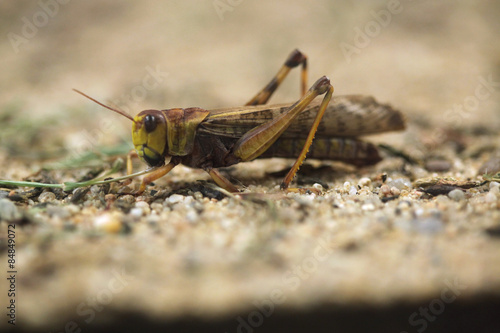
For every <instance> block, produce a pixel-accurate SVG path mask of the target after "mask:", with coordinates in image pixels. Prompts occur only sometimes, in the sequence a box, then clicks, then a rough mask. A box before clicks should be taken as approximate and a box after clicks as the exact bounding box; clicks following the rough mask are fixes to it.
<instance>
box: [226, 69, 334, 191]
mask: <svg viewBox="0 0 500 333" xmlns="http://www.w3.org/2000/svg"><path fill="white" fill-rule="evenodd" d="M325 93H326V95H325V97H324V98H323V101H322V102H321V105H320V108H319V111H318V114H317V115H316V118H315V120H314V123H313V126H312V127H311V130H310V131H309V135H308V137H307V140H306V141H305V144H304V148H303V149H302V152H301V153H300V155H299V157H298V158H297V160H296V161H295V163H294V165H293V166H292V169H291V170H290V172H289V173H288V175H287V176H286V177H285V179H283V182H282V184H281V188H287V187H288V184H289V183H290V181H291V180H292V179H293V177H294V176H295V173H296V172H297V170H298V169H299V167H300V165H301V164H302V162H303V161H304V159H305V157H306V154H307V151H308V150H309V147H310V146H311V143H312V140H313V138H314V135H315V133H316V130H317V129H318V125H319V123H320V121H321V118H322V117H323V114H324V113H325V110H326V107H327V106H328V103H329V102H330V99H331V97H332V94H333V87H332V85H331V84H330V79H328V78H327V77H326V76H323V77H321V78H320V79H319V80H318V81H316V82H315V83H314V84H313V85H312V87H311V88H310V89H309V90H308V91H307V92H306V94H305V95H304V96H303V97H302V98H301V99H300V100H299V101H298V102H296V103H295V104H293V105H292V106H291V107H290V108H289V109H288V110H287V111H286V112H284V113H282V114H281V115H279V116H278V117H276V118H274V119H273V120H270V121H268V122H267V123H264V124H262V125H260V126H257V127H255V128H253V129H252V130H250V131H248V132H247V133H245V135H243V136H242V137H241V138H240V139H239V140H238V141H237V142H236V143H235V145H234V147H233V148H232V152H231V153H230V154H229V155H228V158H234V157H236V158H237V159H239V160H240V161H242V162H245V161H250V160H253V159H255V158H257V157H259V156H260V155H261V154H262V153H264V152H265V151H266V150H267V149H269V147H270V146H271V145H272V144H273V143H274V142H276V140H277V139H278V138H279V137H280V136H281V135H282V134H283V132H284V131H285V130H286V129H287V128H288V127H289V126H290V124H291V123H292V122H293V121H294V120H295V119H296V118H297V116H298V115H299V114H300V112H302V111H303V110H304V109H305V108H306V107H307V105H309V103H311V101H312V100H314V98H316V97H317V96H319V95H323V94H325Z"/></svg>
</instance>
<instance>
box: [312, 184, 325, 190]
mask: <svg viewBox="0 0 500 333" xmlns="http://www.w3.org/2000/svg"><path fill="white" fill-rule="evenodd" d="M312 187H313V188H314V189H316V190H318V191H323V186H322V185H321V184H318V183H314V184H313V186H312Z"/></svg>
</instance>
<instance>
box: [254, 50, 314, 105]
mask: <svg viewBox="0 0 500 333" xmlns="http://www.w3.org/2000/svg"><path fill="white" fill-rule="evenodd" d="M301 64H302V73H301V80H300V81H301V93H302V96H304V94H305V93H306V90H307V56H306V55H305V54H303V53H302V52H300V51H299V50H298V49H295V50H294V51H292V53H290V55H289V56H288V59H287V60H286V61H285V64H284V65H283V66H282V67H281V68H280V70H279V71H278V73H277V74H276V75H275V76H274V77H273V78H272V80H271V81H270V82H269V83H268V84H267V85H266V86H265V87H264V89H262V90H261V91H259V92H258V93H257V95H255V97H254V98H252V99H251V100H250V101H248V103H247V104H246V105H259V104H265V103H266V102H267V101H268V100H269V98H270V97H271V95H272V94H273V93H274V92H275V91H276V89H277V88H278V86H279V85H280V83H281V82H283V80H284V79H285V77H286V76H287V75H288V72H290V70H291V69H292V68H294V67H297V66H299V65H301Z"/></svg>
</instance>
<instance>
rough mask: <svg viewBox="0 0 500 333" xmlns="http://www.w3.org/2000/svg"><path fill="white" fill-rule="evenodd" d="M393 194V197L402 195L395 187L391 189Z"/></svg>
mask: <svg viewBox="0 0 500 333" xmlns="http://www.w3.org/2000/svg"><path fill="white" fill-rule="evenodd" d="M391 194H392V195H400V194H401V191H400V190H399V188H397V187H395V186H393V187H391Z"/></svg>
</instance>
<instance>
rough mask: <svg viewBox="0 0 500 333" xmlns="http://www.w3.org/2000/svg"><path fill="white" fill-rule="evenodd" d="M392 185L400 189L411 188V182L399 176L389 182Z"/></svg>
mask: <svg viewBox="0 0 500 333" xmlns="http://www.w3.org/2000/svg"><path fill="white" fill-rule="evenodd" d="M387 185H389V186H390V187H396V188H397V189H399V190H405V189H409V188H411V182H410V181H409V180H408V179H405V178H397V179H394V180H391V181H390V182H389V184H387Z"/></svg>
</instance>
